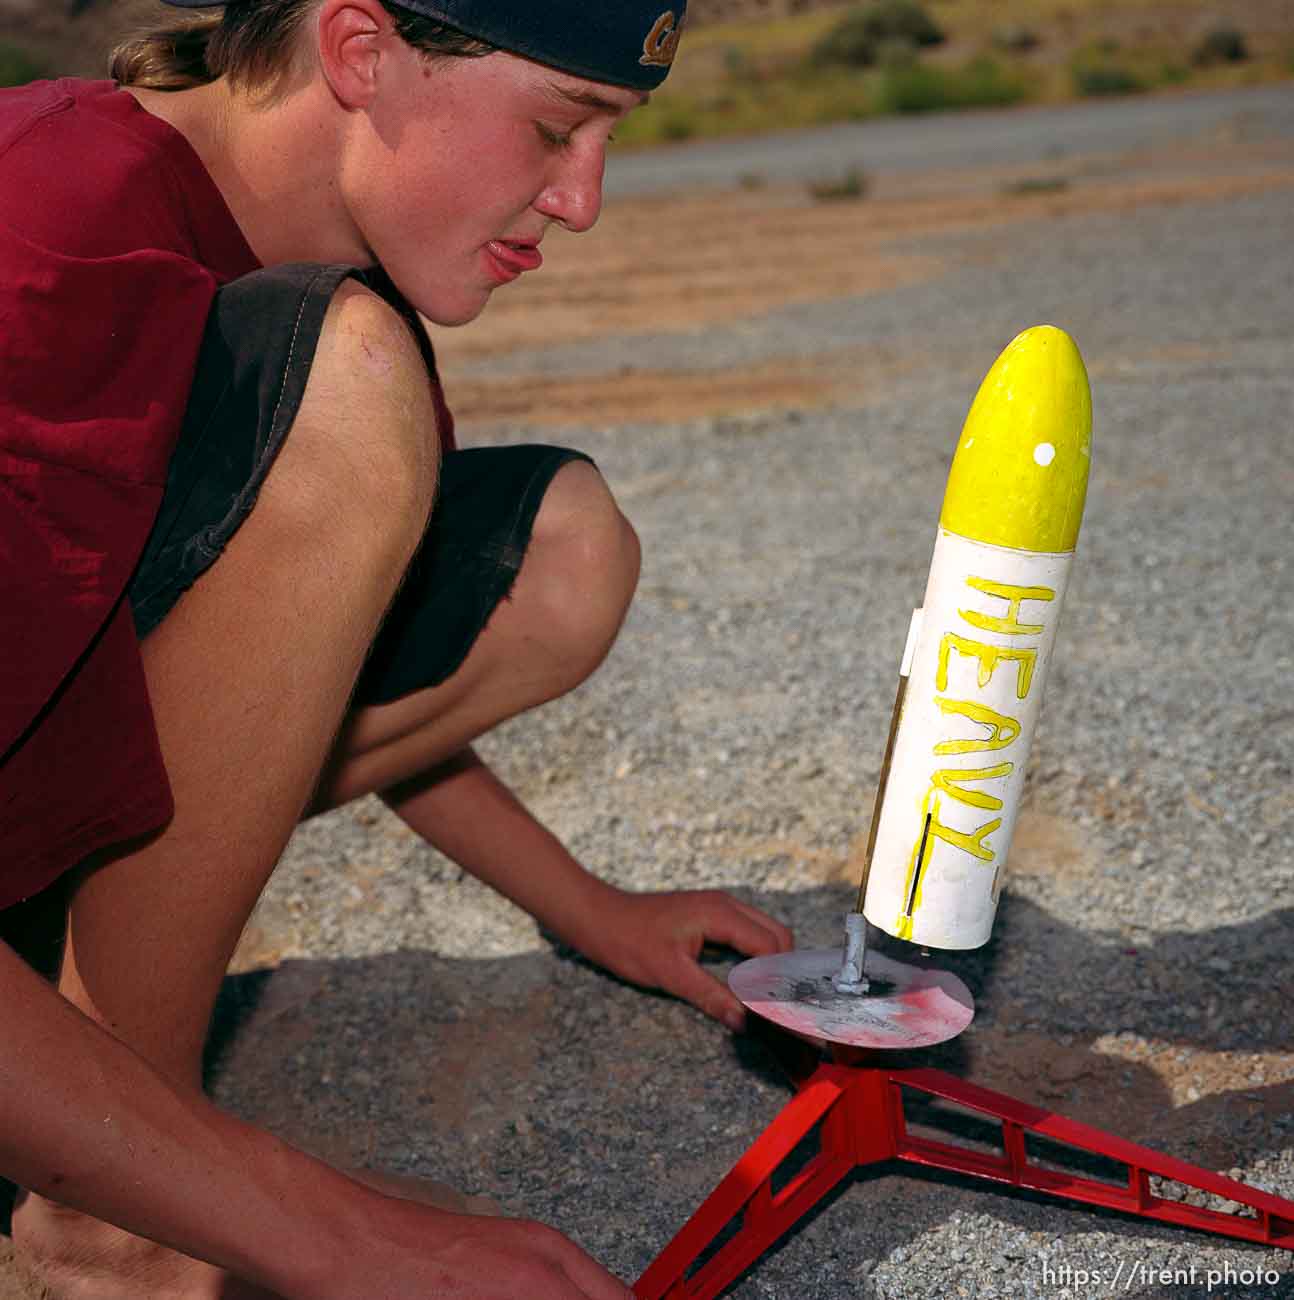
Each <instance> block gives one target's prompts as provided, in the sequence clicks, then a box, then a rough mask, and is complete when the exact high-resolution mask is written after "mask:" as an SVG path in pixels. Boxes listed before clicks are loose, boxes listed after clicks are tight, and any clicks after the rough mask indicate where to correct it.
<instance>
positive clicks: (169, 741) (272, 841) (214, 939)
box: [14, 286, 435, 1300]
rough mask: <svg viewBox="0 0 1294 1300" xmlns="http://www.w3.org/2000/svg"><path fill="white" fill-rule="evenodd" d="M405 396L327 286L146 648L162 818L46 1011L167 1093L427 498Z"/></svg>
mask: <svg viewBox="0 0 1294 1300" xmlns="http://www.w3.org/2000/svg"><path fill="white" fill-rule="evenodd" d="M422 374H423V372H422V367H421V361H420V360H419V358H418V354H417V350H416V346H415V344H414V342H413V340H412V338H410V337H409V336H408V333H407V331H406V330H405V327H404V326H403V325H402V324H401V323H400V322H399V321H398V319H397V318H396V317H395V316H394V314H393V313H392V312H391V311H390V310H389V308H387V307H386V306H385V305H384V304H382V303H380V302H379V301H378V300H377V299H375V298H374V297H373V296H372V295H370V294H369V293H368V292H367V291H365V290H362V289H359V288H357V287H355V286H344V287H343V288H342V289H341V290H340V291H339V293H338V296H337V299H336V301H335V302H334V304H333V306H332V309H331V310H330V313H329V317H328V321H327V324H326V326H325V330H324V334H323V336H322V338H321V341H320V345H319V350H318V353H317V356H316V360H315V364H314V367H313V370H312V374H311V378H310V381H309V384H308V386H307V390H306V394H305V398H304V401H303V404H302V408H301V411H300V413H299V415H298V418H297V420H296V423H295V425H294V427H293V430H292V434H291V436H290V437H289V439H288V440H287V443H286V445H285V446H284V448H283V450H282V452H281V454H280V456H279V458H278V461H277V463H276V464H275V467H274V469H273V470H272V471H271V473H270V475H269V477H268V479H267V481H266V483H265V486H264V488H263V490H262V493H261V499H260V501H259V502H258V504H257V507H256V509H255V510H254V511H253V512H252V514H251V516H250V517H249V518H248V520H247V522H246V523H245V524H244V525H243V527H242V528H241V529H240V530H239V532H238V533H237V534H236V535H235V536H234V538H233V539H232V541H231V542H230V544H229V547H228V549H227V551H226V553H225V554H224V555H223V556H222V557H221V559H220V560H219V561H218V562H217V563H216V564H215V565H214V566H213V567H212V568H211V569H210V570H209V571H208V572H207V573H206V574H205V575H204V576H203V577H202V578H201V579H200V580H199V582H198V583H197V584H196V585H195V586H194V587H193V589H192V590H191V591H190V592H189V593H187V594H186V596H185V597H184V598H183V599H182V600H181V601H180V603H179V604H178V605H177V606H176V608H175V609H174V610H173V611H172V613H171V614H170V615H169V616H168V618H167V619H166V620H165V621H164V622H163V623H162V624H161V625H160V626H159V627H158V629H157V630H156V631H155V632H154V633H153V635H152V636H150V637H149V639H148V640H147V641H146V642H145V644H144V647H143V653H144V664H145V670H146V672H147V675H148V680H149V688H150V693H151V696H152V700H153V707H154V712H155V715H156V718H157V725H158V731H159V735H160V738H161V743H162V749H163V753H164V754H165V756H166V761H167V769H168V772H169V774H170V777H171V782H172V786H173V789H174V792H175V799H176V815H175V818H174V820H173V821H172V822H171V824H170V825H169V826H168V827H167V828H166V829H165V830H164V831H163V832H162V833H161V834H160V835H159V836H157V837H156V838H155V839H153V840H151V841H150V842H148V843H146V844H145V845H143V846H142V847H137V848H133V849H131V850H128V851H125V852H122V853H119V854H117V855H116V856H115V857H114V858H112V859H111V860H109V861H104V862H101V863H100V864H97V865H96V866H95V867H94V868H93V869H89V870H87V871H86V872H85V873H84V874H83V876H82V878H81V879H80V880H79V881H77V882H76V884H75V886H74V889H73V892H72V895H71V900H70V905H69V921H68V943H67V951H66V956H65V960H64V969H63V972H62V976H61V980H60V990H61V991H62V992H63V994H64V995H65V996H66V997H67V998H68V999H69V1000H70V1001H71V1002H73V1003H74V1004H75V1005H76V1006H78V1007H79V1008H81V1009H82V1010H83V1011H85V1012H86V1013H87V1014H88V1015H90V1016H91V1017H92V1018H93V1019H95V1020H97V1021H98V1022H99V1023H100V1024H102V1025H103V1026H104V1027H106V1028H107V1029H108V1030H110V1031H111V1032H112V1033H113V1034H114V1035H116V1036H117V1037H118V1038H119V1039H121V1040H123V1041H124V1042H125V1043H127V1044H128V1045H129V1046H131V1047H132V1048H133V1049H134V1050H135V1051H137V1052H138V1053H139V1054H140V1055H141V1056H143V1057H144V1058H145V1059H146V1060H148V1061H149V1062H150V1063H151V1064H152V1065H153V1066H154V1067H155V1068H156V1069H158V1070H159V1071H161V1072H162V1074H164V1075H165V1076H166V1077H168V1078H169V1079H171V1081H172V1082H173V1083H175V1084H176V1085H177V1086H180V1087H191V1088H196V1087H198V1086H199V1083H200V1070H201V1057H202V1049H203V1043H204V1039H205V1035H206V1031H207V1025H208V1021H209V1017H210V1013H211V1008H212V1005H213V1003H214V999H215V995H216V992H217V990H218V988H219V985H220V981H221V978H222V976H223V974H224V971H225V969H226V966H227V964H228V960H229V957H230V954H231V952H232V950H233V948H234V945H235V944H236V942H237V940H238V936H239V934H240V932H241V930H242V927H243V925H244V923H245V921H246V918H247V915H248V913H249V911H250V909H251V907H252V905H253V904H254V903H255V901H256V899H257V897H258V896H259V894H260V892H261V890H262V888H263V886H264V884H265V881H266V879H267V877H268V875H269V873H270V871H271V870H272V869H273V867H274V864H275V863H276V861H277V860H278V858H279V855H280V854H281V852H282V850H283V847H284V845H285V844H286V842H287V839H288V837H289V835H290V834H291V832H292V829H293V827H294V826H295V825H296V823H297V821H298V819H299V817H300V815H301V812H302V810H303V808H304V807H305V805H306V803H307V801H308V799H309V798H310V794H311V791H312V789H313V787H314V785H315V783H316V781H317V779H318V773H319V769H320V765H321V763H322V760H323V758H324V756H325V755H326V753H327V751H328V748H329V745H330V743H331V741H332V739H333V736H334V734H335V732H336V729H337V727H338V726H339V724H340V721H341V719H342V716H343V713H344V710H345V706H346V701H347V698H348V696H349V694H350V691H351V690H352V688H353V685H354V681H355V678H356V675H357V673H358V671H359V667H360V665H361V663H362V662H363V658H364V655H365V652H366V650H367V647H368V645H369V644H370V642H371V640H372V637H373V636H374V634H375V631H376V628H377V627H378V624H379V622H380V619H381V617H382V614H383V612H384V611H385V609H386V607H387V605H388V604H389V602H390V600H391V597H392V596H393V594H394V592H395V591H396V589H397V587H398V583H399V579H400V576H401V575H402V573H403V570H404V568H405V566H406V564H407V562H408V559H409V557H410V555H411V554H412V552H413V549H414V547H415V546H416V544H417V541H418V538H419V536H420V534H421V531H422V527H423V524H424V522H425V519H426V515H427V512H428V510H429V507H430V503H431V500H432V495H433V488H434V478H435V451H434V427H435V426H434V415H433V412H432V407H431V401H430V396H429V394H428V393H427V392H426V384H425V380H423V379H422V378H421V376H422ZM176 1191H177V1195H183V1189H182V1188H177V1189H176ZM14 1231H15V1242H16V1243H17V1245H18V1246H19V1248H20V1250H21V1251H22V1252H23V1253H24V1255H25V1256H26V1257H27V1259H28V1262H29V1265H30V1266H31V1267H32V1268H33V1269H34V1270H35V1271H36V1273H37V1274H38V1275H43V1276H44V1277H45V1278H46V1279H47V1280H48V1281H49V1282H50V1283H52V1284H54V1294H55V1295H57V1296H59V1297H62V1296H63V1295H66V1296H69V1297H74V1296H77V1295H78V1294H85V1295H93V1296H94V1297H96V1300H110V1298H113V1297H117V1296H120V1297H121V1298H122V1300H125V1298H126V1297H127V1296H128V1297H130V1300H145V1298H146V1297H153V1296H159V1297H160V1296H166V1297H168V1298H174V1300H180V1298H181V1297H183V1298H185V1300H188V1297H199V1296H200V1297H214V1296H226V1295H229V1296H232V1295H234V1294H237V1292H235V1291H229V1290H226V1287H227V1286H228V1285H229V1283H228V1280H227V1279H226V1278H225V1277H224V1276H223V1275H221V1274H220V1273H219V1272H218V1271H217V1270H215V1269H212V1268H210V1267H209V1266H207V1265H203V1264H197V1263H196V1262H194V1261H191V1260H187V1259H184V1258H183V1257H182V1256H179V1255H175V1254H174V1253H172V1252H169V1251H164V1250H162V1249H161V1248H160V1247H156V1246H153V1245H152V1244H151V1243H147V1242H143V1241H141V1240H140V1239H138V1238H131V1237H128V1236H127V1235H126V1234H123V1233H120V1232H119V1231H118V1230H117V1229H114V1228H109V1227H108V1226H107V1225H104V1224H98V1223H95V1222H94V1221H93V1220H89V1219H86V1218H85V1217H84V1216H81V1215H73V1214H72V1213H71V1212H68V1211H63V1210H60V1209H59V1208H58V1207H56V1206H54V1205H53V1204H52V1203H50V1202H48V1201H45V1200H43V1199H42V1198H39V1197H34V1196H32V1197H28V1198H26V1200H25V1202H24V1203H23V1204H22V1205H21V1206H20V1207H19V1209H18V1210H17V1212H16V1214H15V1217H14ZM104 1251H107V1255H106V1256H104V1254H103V1252H104ZM87 1252H89V1253H90V1254H91V1255H94V1254H95V1253H98V1255H99V1258H98V1260H97V1262H96V1265H95V1267H96V1268H97V1269H98V1270H99V1273H98V1276H97V1277H96V1278H95V1279H94V1281H93V1283H90V1284H88V1285H89V1289H88V1290H87V1289H84V1286H85V1285H86V1278H85V1276H84V1273H83V1269H84V1267H85V1264H84V1256H85V1255H86V1253H87ZM78 1261H79V1262H78ZM114 1278H117V1279H119V1286H118V1289H117V1290H113V1289H112V1287H113V1286H114V1285H118V1283H117V1282H114V1280H113V1279H114ZM78 1288H82V1289H81V1290H80V1291H78Z"/></svg>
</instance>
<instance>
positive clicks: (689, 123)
mask: <svg viewBox="0 0 1294 1300" xmlns="http://www.w3.org/2000/svg"><path fill="white" fill-rule="evenodd" d="M659 126H660V138H661V139H662V140H690V139H691V138H692V137H693V136H694V135H695V134H696V130H697V122H696V116H695V114H694V113H693V112H692V110H691V109H690V108H688V107H687V106H686V105H684V104H671V105H670V106H669V108H668V110H667V111H666V112H664V113H663V114H662V115H661V119H660V123H659Z"/></svg>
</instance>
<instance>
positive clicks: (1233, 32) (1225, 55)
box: [1191, 23, 1249, 67]
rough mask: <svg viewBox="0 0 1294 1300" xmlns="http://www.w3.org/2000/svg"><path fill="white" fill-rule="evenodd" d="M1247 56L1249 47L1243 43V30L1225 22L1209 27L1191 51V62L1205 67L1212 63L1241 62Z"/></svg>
mask: <svg viewBox="0 0 1294 1300" xmlns="http://www.w3.org/2000/svg"><path fill="white" fill-rule="evenodd" d="M1248 57H1249V49H1248V47H1247V46H1246V45H1245V34H1244V32H1242V31H1241V30H1240V29H1239V28H1238V27H1232V26H1230V25H1229V24H1226V23H1220V24H1219V25H1218V26H1216V27H1211V28H1210V29H1209V30H1208V31H1207V32H1205V33H1204V35H1203V36H1202V37H1200V41H1199V44H1198V45H1196V47H1195V49H1194V50H1192V51H1191V62H1192V63H1194V64H1195V65H1196V67H1207V66H1209V65H1210V64H1214V63H1243V62H1244V61H1245V59H1247V58H1248Z"/></svg>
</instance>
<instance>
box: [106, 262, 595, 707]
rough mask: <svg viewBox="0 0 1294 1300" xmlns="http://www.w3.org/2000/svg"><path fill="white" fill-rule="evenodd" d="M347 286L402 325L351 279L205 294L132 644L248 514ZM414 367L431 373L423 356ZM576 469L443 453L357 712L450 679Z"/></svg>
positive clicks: (550, 451)
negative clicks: (426, 517) (418, 541)
mask: <svg viewBox="0 0 1294 1300" xmlns="http://www.w3.org/2000/svg"><path fill="white" fill-rule="evenodd" d="M351 276H354V277H355V278H356V279H359V280H361V281H363V282H365V283H369V284H370V285H371V287H372V288H374V289H375V290H376V291H377V292H380V293H383V294H384V296H387V297H388V298H390V300H391V301H392V303H393V305H394V306H396V307H397V308H399V309H400V310H401V311H402V313H404V314H405V315H407V314H408V309H407V307H406V306H405V305H404V304H403V303H401V302H400V301H399V300H398V298H396V297H395V296H394V294H393V292H392V291H391V290H390V289H389V286H386V285H384V284H383V283H382V282H380V281H378V280H376V279H370V278H369V277H366V276H365V275H363V274H361V273H359V272H356V271H355V270H354V269H353V268H350V267H338V266H307V265H294V266H281V267H273V268H271V269H269V270H265V271H258V272H256V273H255V274H253V275H249V276H246V277H244V278H243V279H241V280H237V281H235V282H234V283H232V284H229V285H226V286H225V287H224V288H223V289H221V290H220V292H219V293H218V294H217V296H216V301H215V304H214V306H213V308H212V312H211V317H210V320H209V321H208V324H207V332H206V336H205V338H204V340H203V345H202V351H201V354H200V356H199V360H198V370H197V375H196V378H195V380H194V384H193V389H192V391H191V395H190V399H189V406H188V410H187V411H186V413H185V420H184V428H183V432H182V433H181V435H180V440H179V444H178V446H177V448H176V451H175V455H174V456H173V457H172V459H171V463H170V470H169V473H168V477H167V481H166V490H165V493H164V496H163V499H162V506H161V509H160V511H159V512H158V517H157V522H156V524H155V525H154V528H153V531H152V533H151V534H150V536H149V539H148V542H147V544H146V545H145V547H144V553H143V556H142V558H141V560H140V563H139V567H138V568H137V570H136V571H135V576H134V578H133V579H132V580H131V584H130V588H129V596H130V602H131V607H132V609H133V612H134V617H135V627H136V630H137V632H138V633H139V635H140V637H141V638H142V637H145V636H147V635H148V634H149V632H151V631H152V630H153V629H154V628H155V627H156V626H157V625H158V624H159V623H160V622H161V621H162V620H163V619H164V618H165V617H166V615H167V613H169V611H170V610H171V609H172V607H173V606H174V605H175V603H176V601H177V600H179V598H180V597H181V595H183V593H184V592H185V591H186V590H187V589H188V588H189V587H191V586H192V585H193V583H194V582H196V581H197V579H198V578H200V577H201V576H202V574H203V573H204V572H205V571H206V570H207V569H208V568H210V566H211V565H212V564H214V563H215V561H216V560H217V558H218V557H219V556H220V553H221V551H223V550H224V548H225V546H226V545H227V544H228V542H229V539H230V538H231V537H232V536H233V535H234V533H235V532H237V531H238V528H239V526H240V525H241V524H242V522H243V520H245V519H246V518H247V516H248V515H249V514H250V513H251V511H252V508H253V507H254V506H255V504H256V497H257V494H258V493H259V491H260V488H261V484H262V483H263V482H264V481H265V477H266V475H267V474H268V473H269V470H270V467H271V465H273V463H274V458H275V456H276V455H277V454H278V450H279V448H280V447H281V446H282V445H283V441H284V439H285V438H287V437H288V436H290V430H291V428H292V422H293V420H294V419H295V418H296V413H297V409H298V408H299V406H300V403H301V398H302V395H303V393H304V392H305V386H306V380H307V378H308V377H309V373H310V366H311V363H312V361H313V360H314V354H315V347H316V345H317V344H318V341H319V333H320V330H321V329H322V327H323V320H324V315H325V313H326V312H327V309H328V304H329V303H330V302H331V301H332V297H333V294H334V293H335V292H336V291H337V288H338V286H339V285H340V284H341V283H342V282H343V281H344V280H346V279H347V278H349V277H351ZM411 323H412V324H414V326H415V330H416V333H417V336H418V337H419V340H420V341H421V340H422V339H423V338H425V336H424V335H423V333H422V331H421V329H417V327H416V321H415V322H411ZM426 356H427V362H428V366H429V368H432V367H434V361H433V360H432V357H431V352H430V348H429V347H428V348H427V352H426ZM587 459H588V457H586V456H583V455H582V454H581V453H579V452H574V451H568V450H566V449H564V448H561V447H545V446H519V447H482V448H474V449H470V450H466V451H451V452H448V453H446V455H445V457H444V459H443V462H442V464H441V471H440V486H439V491H438V495H437V499H436V505H435V508H434V510H433V512H432V516H431V521H430V523H429V525H428V528H427V532H426V534H425V536H424V538H423V542H422V545H421V547H420V548H419V550H418V552H417V554H416V555H415V557H414V560H413V562H412V564H411V565H410V566H409V570H408V573H407V575H406V577H405V581H404V584H403V586H402V587H401V589H400V592H399V594H398V595H397V597H396V599H395V602H394V603H393V605H392V607H391V610H390V612H389V613H388V615H387V618H386V620H385V622H384V623H383V625H382V628H381V630H380V632H379V633H378V637H377V640H376V641H375V643H374V645H373V648H372V651H371V654H370V656H369V660H368V662H367V664H366V665H365V667H364V670H363V672H362V674H361V676H360V682H359V686H358V688H357V692H356V700H357V702H359V703H364V704H375V703H381V702H385V701H387V700H392V699H395V698H397V697H398V696H401V695H405V694H407V693H408V692H410V691H413V690H418V689H421V688H423V687H426V686H434V685H436V684H437V683H439V682H442V681H444V680H445V679H446V678H447V677H449V676H450V675H451V674H452V673H453V672H454V670H455V669H456V668H457V667H458V666H459V665H460V664H461V663H462V662H463V660H464V659H465V658H466V657H467V653H468V651H469V650H470V649H471V648H472V645H473V643H474V642H475V641H476V638H477V636H479V635H480V632H481V630H482V629H483V628H484V627H485V624H486V622H487V620H488V619H489V617H490V615H491V613H492V612H493V611H494V609H495V607H496V606H497V605H498V603H499V601H501V600H503V599H505V598H506V597H507V595H508V593H509V591H510V590H511V588H512V584H513V581H514V580H515V578H516V576H517V573H518V571H519V570H520V568H521V562H522V560H523V558H524V557H525V554H526V548H527V546H528V545H529V542H530V533H531V528H532V526H533V524H534V520H535V515H536V513H537V512H538V510H539V505H540V502H541V501H542V500H543V497H544V493H545V492H546V491H547V489H548V485H549V483H550V482H551V481H552V478H553V475H554V474H556V473H557V471H558V470H559V469H560V468H561V467H562V466H563V465H565V464H566V463H567V462H569V461H572V460H587Z"/></svg>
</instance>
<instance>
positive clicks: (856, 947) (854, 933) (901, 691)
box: [834, 609, 921, 993]
mask: <svg viewBox="0 0 1294 1300" xmlns="http://www.w3.org/2000/svg"><path fill="white" fill-rule="evenodd" d="M920 632H921V611H920V610H919V609H914V610H913V611H912V619H911V621H910V622H909V624H908V640H907V644H906V645H905V646H904V647H903V659H902V661H901V662H900V664H899V688H898V690H897V692H896V693H895V696H894V712H893V713H892V714H891V715H890V734H889V736H888V737H887V738H886V741H885V756H884V758H882V759H881V773H880V777H879V779H878V780H877V783H876V801H875V803H874V804H873V805H872V824H871V826H870V827H868V830H867V851H866V852H865V853H864V854H863V875H862V879H861V880H860V881H859V884H858V901H857V903H855V905H854V910H853V911H852V912H851V913H850V914H849V915H848V916H847V917H846V918H845V960H844V964H843V966H842V967H841V969H840V974H839V975H838V976H837V977H836V979H835V980H834V984H835V987H836V990H837V991H838V992H840V993H866V992H867V977H866V976H865V975H864V974H863V965H864V962H865V960H866V956H867V922H866V920H865V919H864V917H863V904H864V903H865V902H866V901H867V881H868V879H869V877H870V876H871V874H872V858H873V857H874V856H875V853H876V832H877V831H878V829H879V828H880V824H881V809H882V808H883V807H884V806H885V787H886V786H887V785H888V784H889V780H890V766H891V764H892V763H893V761H894V739H895V737H896V736H897V735H898V734H899V719H900V718H901V717H902V716H903V698H904V696H905V695H906V694H907V690H908V678H909V677H911V675H912V659H913V656H914V655H915V653H916V648H917V637H918V636H919V635H920Z"/></svg>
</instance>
